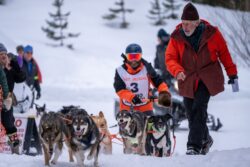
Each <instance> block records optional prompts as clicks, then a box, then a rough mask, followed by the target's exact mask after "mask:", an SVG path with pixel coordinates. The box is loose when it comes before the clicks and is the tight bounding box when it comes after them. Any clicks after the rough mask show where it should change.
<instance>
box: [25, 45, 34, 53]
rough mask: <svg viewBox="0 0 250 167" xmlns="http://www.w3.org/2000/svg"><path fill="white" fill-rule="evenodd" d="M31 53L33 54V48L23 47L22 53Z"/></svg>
mask: <svg viewBox="0 0 250 167" xmlns="http://www.w3.org/2000/svg"><path fill="white" fill-rule="evenodd" d="M27 52H31V53H33V47H32V46H30V45H27V46H25V47H24V53H27Z"/></svg>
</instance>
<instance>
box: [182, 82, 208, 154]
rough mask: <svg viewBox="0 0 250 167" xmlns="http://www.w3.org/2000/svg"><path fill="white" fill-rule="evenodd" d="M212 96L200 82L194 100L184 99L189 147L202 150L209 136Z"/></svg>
mask: <svg viewBox="0 0 250 167" xmlns="http://www.w3.org/2000/svg"><path fill="white" fill-rule="evenodd" d="M209 99H210V94H209V92H208V89H207V87H206V86H205V84H204V83H203V82H202V81H199V84H198V88H197V90H196V92H195V95H194V98H193V99H191V98H187V97H184V104H185V107H186V111H187V117H188V123H189V134H188V142H187V147H195V148H197V149H201V148H202V141H204V140H206V139H207V138H208V135H209V131H208V127H207V124H206V121H207V105H208V102H209Z"/></svg>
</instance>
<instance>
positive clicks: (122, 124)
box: [119, 121, 128, 129]
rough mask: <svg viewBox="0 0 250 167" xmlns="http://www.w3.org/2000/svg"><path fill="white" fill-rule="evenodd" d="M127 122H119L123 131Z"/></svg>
mask: <svg viewBox="0 0 250 167" xmlns="http://www.w3.org/2000/svg"><path fill="white" fill-rule="evenodd" d="M127 123H128V122H127V121H126V122H119V127H121V128H122V129H124V128H125V127H126V125H127Z"/></svg>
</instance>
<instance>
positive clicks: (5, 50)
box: [0, 43, 7, 53]
mask: <svg viewBox="0 0 250 167" xmlns="http://www.w3.org/2000/svg"><path fill="white" fill-rule="evenodd" d="M0 52H6V53H7V49H6V47H5V46H4V45H3V44H2V43H0Z"/></svg>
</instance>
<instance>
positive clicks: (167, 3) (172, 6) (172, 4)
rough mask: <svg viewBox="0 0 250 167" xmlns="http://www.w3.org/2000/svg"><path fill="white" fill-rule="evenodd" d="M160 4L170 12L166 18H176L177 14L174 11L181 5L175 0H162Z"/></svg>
mask: <svg viewBox="0 0 250 167" xmlns="http://www.w3.org/2000/svg"><path fill="white" fill-rule="evenodd" d="M162 5H163V7H164V8H165V11H166V12H169V11H170V12H171V13H170V14H169V15H167V16H166V18H168V19H170V18H171V19H178V15H177V14H176V13H175V11H176V10H178V9H179V8H180V6H181V5H178V4H176V0H164V2H163V3H162Z"/></svg>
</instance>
